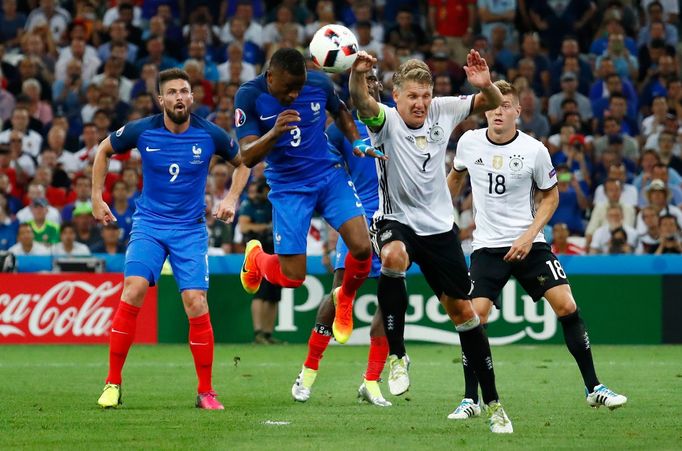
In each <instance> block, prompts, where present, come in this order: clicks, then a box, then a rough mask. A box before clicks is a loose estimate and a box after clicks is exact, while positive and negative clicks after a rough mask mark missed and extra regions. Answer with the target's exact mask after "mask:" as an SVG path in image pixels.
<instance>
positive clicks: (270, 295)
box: [253, 278, 282, 302]
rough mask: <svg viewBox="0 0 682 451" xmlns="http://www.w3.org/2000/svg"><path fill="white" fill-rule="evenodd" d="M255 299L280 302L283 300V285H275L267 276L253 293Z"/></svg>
mask: <svg viewBox="0 0 682 451" xmlns="http://www.w3.org/2000/svg"><path fill="white" fill-rule="evenodd" d="M253 298H254V299H262V300H264V301H265V302H279V301H280V300H282V287H280V286H279V285H273V284H271V283H270V282H268V281H267V280H265V278H263V280H262V281H261V283H260V288H258V291H256V294H254V295H253Z"/></svg>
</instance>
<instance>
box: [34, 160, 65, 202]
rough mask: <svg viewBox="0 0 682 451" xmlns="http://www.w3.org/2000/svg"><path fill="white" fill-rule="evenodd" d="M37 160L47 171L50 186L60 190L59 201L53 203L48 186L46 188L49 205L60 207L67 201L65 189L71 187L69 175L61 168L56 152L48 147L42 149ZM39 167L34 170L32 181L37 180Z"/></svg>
mask: <svg viewBox="0 0 682 451" xmlns="http://www.w3.org/2000/svg"><path fill="white" fill-rule="evenodd" d="M38 162H39V163H40V166H41V167H44V168H45V169H47V170H48V171H49V174H50V178H51V181H50V182H49V185H50V188H57V189H58V190H59V191H61V193H60V196H61V198H60V199H59V202H57V203H55V202H53V201H52V200H51V197H50V193H49V190H50V188H48V193H47V200H48V201H50V205H54V206H60V207H61V206H62V205H64V204H65V203H67V202H68V201H69V199H68V196H67V191H69V190H70V189H71V178H70V176H69V175H68V174H67V173H66V172H65V171H64V169H62V166H61V164H60V163H59V160H58V159H57V153H56V152H55V151H54V150H52V149H50V148H47V149H43V153H41V154H40V158H38ZM40 169H41V168H40V167H39V168H38V171H36V176H35V177H34V178H33V180H34V181H37V179H38V176H39V173H40Z"/></svg>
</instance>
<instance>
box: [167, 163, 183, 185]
mask: <svg viewBox="0 0 682 451" xmlns="http://www.w3.org/2000/svg"><path fill="white" fill-rule="evenodd" d="M168 173H169V174H170V175H171V176H172V177H171V178H170V182H171V183H173V182H174V181H175V179H177V178H178V174H180V166H179V165H178V164H177V163H173V164H171V165H170V166H168Z"/></svg>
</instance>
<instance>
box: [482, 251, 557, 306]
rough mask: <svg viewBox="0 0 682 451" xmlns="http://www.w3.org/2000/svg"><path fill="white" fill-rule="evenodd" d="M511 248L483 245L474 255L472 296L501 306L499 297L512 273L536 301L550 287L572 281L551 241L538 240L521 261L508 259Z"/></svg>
mask: <svg viewBox="0 0 682 451" xmlns="http://www.w3.org/2000/svg"><path fill="white" fill-rule="evenodd" d="M508 251H509V248H508V247H504V248H483V249H478V250H476V251H474V253H473V254H471V268H470V276H471V282H472V283H473V284H474V288H473V290H472V291H471V297H472V298H488V299H491V300H492V301H493V302H494V303H495V306H496V307H498V308H499V307H500V306H499V305H498V297H499V295H500V292H501V291H502V288H503V287H504V285H505V284H506V283H507V281H508V280H509V278H510V277H511V276H514V277H515V278H516V280H518V281H519V283H520V284H521V286H522V287H523V289H524V290H526V293H528V294H529V295H530V296H531V297H532V298H533V300H534V301H535V302H537V301H538V300H540V299H541V298H542V296H544V295H545V292H547V290H549V289H550V288H553V287H556V286H559V285H564V284H568V279H567V278H566V273H565V272H564V269H563V268H562V267H561V263H559V260H557V258H556V256H555V255H554V254H553V253H552V250H551V248H550V247H549V245H548V244H545V243H534V244H533V247H532V248H531V251H530V252H529V253H528V256H527V257H526V258H524V259H523V260H521V261H520V262H509V263H508V262H506V261H504V256H505V255H506V254H507V252H508Z"/></svg>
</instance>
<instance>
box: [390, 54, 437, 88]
mask: <svg viewBox="0 0 682 451" xmlns="http://www.w3.org/2000/svg"><path fill="white" fill-rule="evenodd" d="M408 81H413V82H415V83H419V84H424V85H429V86H433V76H432V75H431V70H430V69H429V66H427V65H426V63H425V62H424V61H422V60H418V59H410V60H407V61H405V62H404V63H403V64H401V65H400V67H399V68H398V70H397V71H395V73H394V74H393V88H394V89H401V88H402V87H403V84H404V83H405V82H408Z"/></svg>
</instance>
